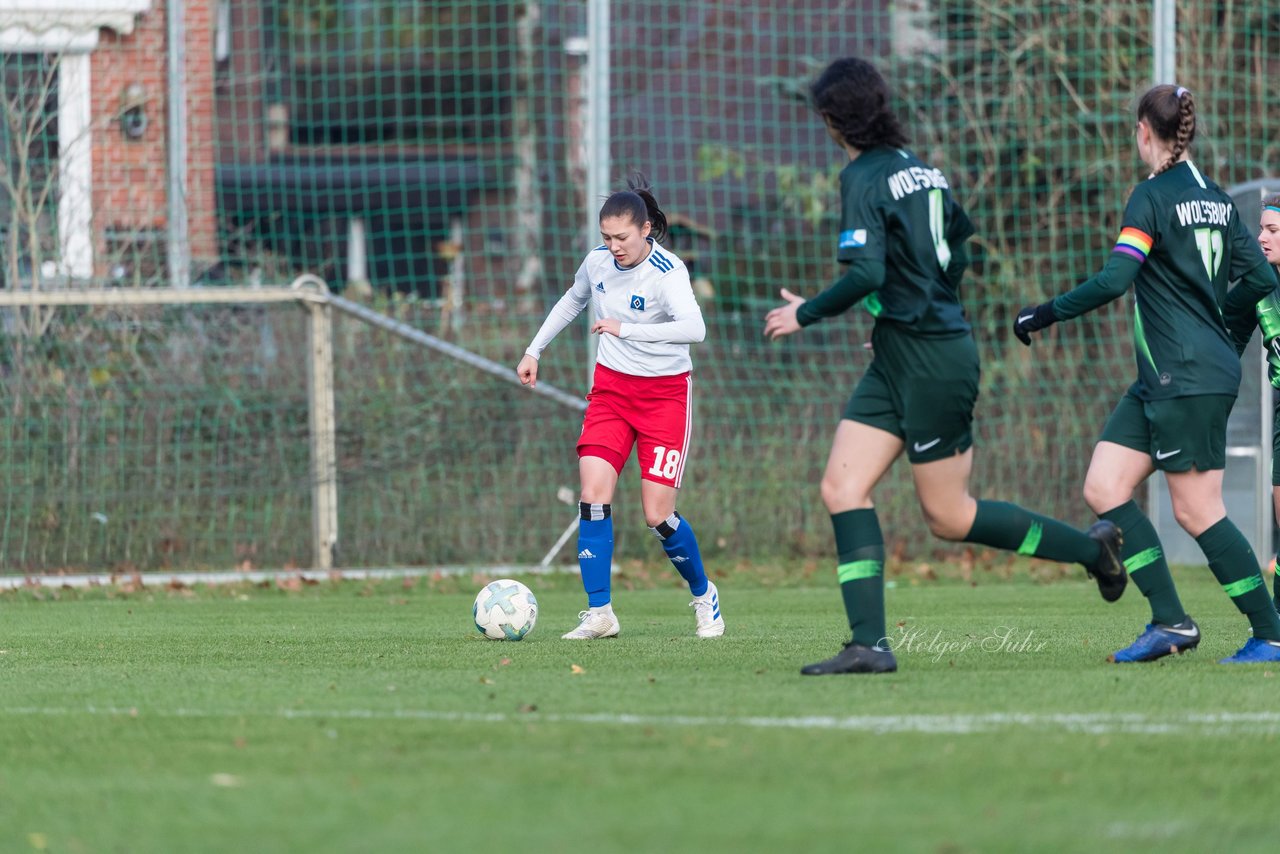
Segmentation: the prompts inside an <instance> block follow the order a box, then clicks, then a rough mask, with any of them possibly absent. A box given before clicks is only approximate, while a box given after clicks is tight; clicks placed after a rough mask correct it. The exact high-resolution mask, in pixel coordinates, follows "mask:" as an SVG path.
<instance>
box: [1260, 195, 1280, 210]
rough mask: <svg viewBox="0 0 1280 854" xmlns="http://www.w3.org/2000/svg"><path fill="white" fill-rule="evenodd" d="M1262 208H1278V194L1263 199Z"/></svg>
mask: <svg viewBox="0 0 1280 854" xmlns="http://www.w3.org/2000/svg"><path fill="white" fill-rule="evenodd" d="M1262 206H1263V207H1264V208H1280V193H1274V194H1272V195H1270V196H1265V197H1263V199H1262Z"/></svg>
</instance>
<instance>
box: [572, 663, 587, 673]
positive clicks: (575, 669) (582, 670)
mask: <svg viewBox="0 0 1280 854" xmlns="http://www.w3.org/2000/svg"><path fill="white" fill-rule="evenodd" d="M569 671H570V672H571V673H572V674H573V675H574V676H581V675H582V674H583V673H586V672H587V671H586V669H585V668H582V667H579V666H578V665H576V664H571V665H569Z"/></svg>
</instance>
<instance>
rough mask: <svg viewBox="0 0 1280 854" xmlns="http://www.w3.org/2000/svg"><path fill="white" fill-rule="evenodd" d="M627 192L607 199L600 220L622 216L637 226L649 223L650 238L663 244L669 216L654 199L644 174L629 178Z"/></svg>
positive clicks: (622, 191) (635, 174) (651, 188)
mask: <svg viewBox="0 0 1280 854" xmlns="http://www.w3.org/2000/svg"><path fill="white" fill-rule="evenodd" d="M627 187H628V189H626V190H620V191H619V192H616V193H614V194H612V195H611V196H609V198H607V199H605V202H604V205H603V206H602V207H601V208H600V219H602V220H603V219H605V218H606V217H614V216H622V217H626V218H627V219H629V220H630V221H631V222H633V223H635V224H636V225H644V224H645V223H646V222H647V223H649V227H650V229H651V231H650V232H649V236H650V237H652V238H653V239H654V240H656V241H657V242H658V243H661V242H662V241H663V240H665V239H666V236H667V215H666V214H665V213H663V212H662V208H660V207H658V200H657V199H655V198H654V197H653V187H652V186H650V184H649V179H648V178H646V177H645V176H644V173H643V172H633V173H631V176H630V177H629V178H627Z"/></svg>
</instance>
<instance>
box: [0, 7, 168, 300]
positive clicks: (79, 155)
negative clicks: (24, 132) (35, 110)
mask: <svg viewBox="0 0 1280 854" xmlns="http://www.w3.org/2000/svg"><path fill="white" fill-rule="evenodd" d="M150 9H151V0H0V52H3V53H46V54H52V55H54V56H56V57H57V61H58V255H59V262H58V269H59V272H60V273H61V274H62V275H64V276H67V277H69V278H76V279H87V278H91V277H92V276H93V140H92V134H91V133H90V130H91V126H92V121H93V101H92V91H93V89H92V83H93V80H92V75H91V74H90V63H89V55H90V54H91V53H92V52H93V50H94V49H95V48H97V46H98V34H99V32H100V31H101V30H102V28H103V27H106V28H109V29H112V30H115V31H116V32H118V33H120V34H121V35H128V34H129V33H132V32H133V26H134V21H135V20H136V18H137V16H138V15H139V14H141V13H143V12H147V11H150Z"/></svg>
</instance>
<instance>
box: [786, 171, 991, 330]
mask: <svg viewBox="0 0 1280 854" xmlns="http://www.w3.org/2000/svg"><path fill="white" fill-rule="evenodd" d="M840 201H841V213H840V239H839V244H838V246H837V249H836V259H837V260H838V261H840V262H841V263H842V264H846V265H849V269H850V270H851V271H852V270H874V271H875V274H874V275H875V277H877V278H878V277H879V276H881V275H882V276H883V278H882V279H880V280H879V281H866V282H862V281H858V282H856V283H854V284H853V285H851V286H850V287H845V288H843V289H842V290H843V291H844V293H846V294H852V293H855V292H857V293H858V296H859V298H861V297H863V296H865V300H864V302H863V304H864V305H865V306H866V307H867V310H868V311H870V312H871V314H873V315H874V316H875V317H876V319H877V322H878V321H882V320H883V321H893V322H895V323H899V324H903V325H905V326H907V327H909V328H910V330H911V332H912V333H914V334H917V335H926V336H949V335H954V334H957V333H962V332H967V331H968V330H969V323H968V321H966V320H965V317H964V310H963V309H962V308H961V306H960V301H959V299H958V298H957V295H956V289H957V286H958V285H959V282H960V278H961V276H962V275H963V274H964V268H965V265H966V264H967V255H966V254H965V251H964V242H965V241H966V240H968V239H969V237H970V236H972V235H973V225H972V224H971V223H970V222H969V217H968V215H967V214H965V212H964V209H963V208H962V207H960V205H959V203H957V202H956V200H955V198H954V197H953V196H952V195H951V189H950V185H949V184H948V183H947V179H946V176H944V175H943V174H942V172H941V171H939V170H937V169H934V168H932V167H930V166H927V165H926V164H925V163H923V162H922V161H921V160H920V159H919V158H918V157H916V156H915V155H914V154H912V153H911V152H909V151H906V150H903V149H895V148H884V147H878V148H871V149H868V150H866V151H864V152H862V153H861V154H859V155H858V157H857V158H856V159H854V160H852V161H850V162H849V165H848V166H846V167H845V168H844V170H843V171H842V172H841V173H840ZM828 296H829V295H827V294H824V295H820V296H819V297H818V298H815V299H814V300H811V301H810V303H812V304H810V303H806V304H805V305H803V306H801V309H800V311H799V313H798V315H797V317H798V318H799V320H800V322H801V324H807V323H811V322H813V321H814V320H816V319H818V318H819V317H826V316H830V315H831V314H833V313H838V311H837V309H838V310H843V307H846V305H845V303H846V301H845V300H831V299H827V297H828Z"/></svg>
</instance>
